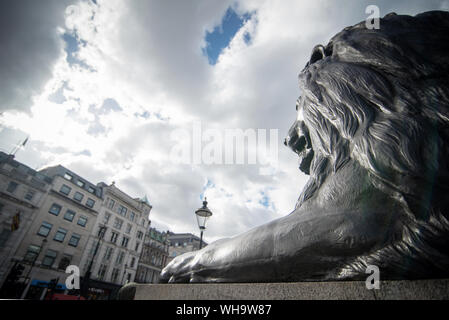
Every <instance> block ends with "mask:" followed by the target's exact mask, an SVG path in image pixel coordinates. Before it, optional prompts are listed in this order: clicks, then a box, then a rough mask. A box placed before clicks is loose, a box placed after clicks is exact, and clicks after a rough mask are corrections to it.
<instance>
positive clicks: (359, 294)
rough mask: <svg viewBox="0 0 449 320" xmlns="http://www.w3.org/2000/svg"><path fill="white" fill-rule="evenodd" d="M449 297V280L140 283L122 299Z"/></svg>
mask: <svg viewBox="0 0 449 320" xmlns="http://www.w3.org/2000/svg"><path fill="white" fill-rule="evenodd" d="M448 298H449V279H436V280H401V281H381V283H380V289H377V290H376V289H372V290H368V289H367V288H366V286H365V282H364V281H335V282H295V283H230V284H227V283H219V284H218V283H217V284H136V283H131V284H128V285H126V286H125V287H123V288H122V289H121V290H120V294H119V299H122V300H395V299H406V300H408V299H417V300H428V299H444V300H447V299H448Z"/></svg>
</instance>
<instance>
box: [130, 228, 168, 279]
mask: <svg viewBox="0 0 449 320" xmlns="http://www.w3.org/2000/svg"><path fill="white" fill-rule="evenodd" d="M168 244H169V242H168V232H161V231H158V230H157V229H156V228H149V229H148V231H147V232H146V234H145V241H144V245H143V250H142V253H141V256H140V260H139V266H138V268H137V276H136V279H135V282H137V283H157V282H158V281H159V276H160V274H161V271H162V269H163V268H164V267H165V266H166V265H167V261H168V247H169V245H168Z"/></svg>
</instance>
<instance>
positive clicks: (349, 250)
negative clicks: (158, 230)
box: [160, 11, 449, 283]
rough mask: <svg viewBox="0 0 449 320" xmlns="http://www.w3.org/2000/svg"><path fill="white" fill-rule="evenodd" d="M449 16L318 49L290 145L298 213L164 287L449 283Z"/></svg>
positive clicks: (188, 261) (223, 246) (187, 268)
mask: <svg viewBox="0 0 449 320" xmlns="http://www.w3.org/2000/svg"><path fill="white" fill-rule="evenodd" d="M448 74H449V13H448V12H443V11H432V12H425V13H422V14H418V15H416V16H414V17H412V16H405V15H396V14H394V13H392V14H389V15H387V16H385V17H384V18H382V19H381V20H380V29H377V30H376V29H373V30H370V29H367V28H366V26H365V22H361V23H359V24H356V25H354V26H352V27H348V28H345V29H344V30H343V31H341V32H340V33H338V34H337V35H335V36H334V37H333V38H332V39H331V40H330V42H329V43H328V44H327V45H326V46H322V45H318V46H316V47H315V48H314V49H313V52H312V55H311V58H310V61H309V62H308V63H307V65H306V67H305V68H304V69H303V71H302V72H301V73H300V75H299V83H300V88H301V96H300V98H299V99H298V101H297V110H298V115H299V116H298V119H297V120H296V121H295V123H294V124H293V126H292V127H291V129H290V130H289V133H288V136H287V138H286V140H285V144H286V145H288V146H289V147H291V148H292V149H293V150H294V151H295V152H296V153H297V154H298V155H299V158H300V169H301V170H302V171H304V172H306V173H307V174H309V175H310V179H309V181H308V183H307V185H306V186H305V188H304V190H303V191H302V193H301V195H300V197H299V199H298V202H297V205H296V208H295V210H294V211H293V212H292V213H290V214H289V215H287V216H285V217H283V218H280V219H277V220H275V221H272V222H270V223H268V224H266V225H262V226H260V227H257V228H254V229H252V230H250V231H248V232H246V233H244V234H241V235H238V236H235V237H233V238H229V239H223V240H219V241H217V242H214V243H212V244H210V245H209V246H207V247H205V248H203V249H202V250H199V251H195V252H190V253H186V254H184V255H181V256H178V257H176V258H175V259H174V260H173V261H172V262H171V263H170V264H169V265H167V267H166V268H165V269H164V270H163V271H162V273H161V277H160V282H170V283H176V282H279V281H317V280H341V279H366V277H367V274H366V273H365V271H366V269H367V267H368V266H369V265H376V266H377V267H378V268H379V270H380V277H381V278H382V279H417V278H440V277H447V276H448V275H449V220H448V218H449V165H448V164H449V162H448V159H449V76H448Z"/></svg>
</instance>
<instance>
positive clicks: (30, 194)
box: [25, 190, 35, 201]
mask: <svg viewBox="0 0 449 320" xmlns="http://www.w3.org/2000/svg"><path fill="white" fill-rule="evenodd" d="M34 194H35V192H34V191H33V190H28V191H27V193H26V194H25V200H28V201H31V200H33V197H34Z"/></svg>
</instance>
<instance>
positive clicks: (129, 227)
mask: <svg viewBox="0 0 449 320" xmlns="http://www.w3.org/2000/svg"><path fill="white" fill-rule="evenodd" d="M132 228H133V226H132V225H131V224H129V223H128V224H127V225H126V231H125V233H126V234H130V233H131V229H132Z"/></svg>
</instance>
